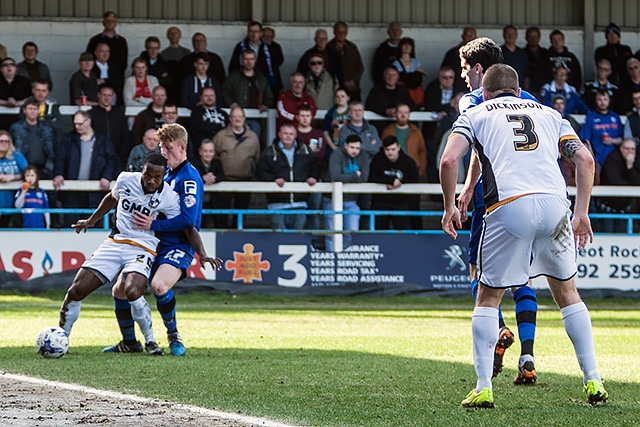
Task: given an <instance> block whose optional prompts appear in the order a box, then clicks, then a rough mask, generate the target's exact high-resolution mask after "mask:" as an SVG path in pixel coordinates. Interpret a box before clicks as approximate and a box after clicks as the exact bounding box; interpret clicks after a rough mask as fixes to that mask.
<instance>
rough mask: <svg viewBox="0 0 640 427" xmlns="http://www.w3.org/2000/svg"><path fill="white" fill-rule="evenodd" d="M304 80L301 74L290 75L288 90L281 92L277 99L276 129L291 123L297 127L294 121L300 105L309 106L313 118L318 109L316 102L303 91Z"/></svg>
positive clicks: (296, 122)
mask: <svg viewBox="0 0 640 427" xmlns="http://www.w3.org/2000/svg"><path fill="white" fill-rule="evenodd" d="M304 85H305V78H304V76H303V75H302V74H301V73H298V72H297V71H296V72H295V73H293V74H292V75H291V79H289V86H290V89H289V90H288V91H286V92H283V93H282V94H281V95H280V97H279V98H278V103H277V104H276V108H277V110H278V128H280V126H282V124H283V123H293V126H294V127H296V126H298V121H297V119H296V112H297V108H298V107H299V106H300V105H305V104H306V105H310V106H311V111H312V112H313V115H314V116H315V114H316V111H317V110H318V108H317V107H316V101H315V100H314V99H313V97H312V96H311V95H309V94H308V93H305V91H304Z"/></svg>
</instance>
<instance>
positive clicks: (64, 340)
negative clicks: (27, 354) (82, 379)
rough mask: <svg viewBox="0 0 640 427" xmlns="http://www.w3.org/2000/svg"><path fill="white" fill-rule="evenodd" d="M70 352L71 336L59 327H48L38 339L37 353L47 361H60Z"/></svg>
mask: <svg viewBox="0 0 640 427" xmlns="http://www.w3.org/2000/svg"><path fill="white" fill-rule="evenodd" d="M67 350H69V335H67V333H66V332H65V330H64V329H62V328H59V327H57V326H47V327H46V328H44V329H43V330H41V331H40V333H39V334H38V336H37V337H36V351H37V352H38V354H39V355H41V356H42V357H44V358H46V359H59V358H61V357H62V356H64V355H65V354H67Z"/></svg>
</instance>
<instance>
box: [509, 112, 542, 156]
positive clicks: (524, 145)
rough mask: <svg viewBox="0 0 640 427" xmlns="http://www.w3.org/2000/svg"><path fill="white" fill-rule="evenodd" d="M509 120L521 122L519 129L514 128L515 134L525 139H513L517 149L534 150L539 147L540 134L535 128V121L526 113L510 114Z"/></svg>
mask: <svg viewBox="0 0 640 427" xmlns="http://www.w3.org/2000/svg"><path fill="white" fill-rule="evenodd" d="M507 120H508V121H509V122H512V123H520V128H519V129H513V134H514V135H515V136H523V137H524V141H513V145H514V148H515V149H516V151H533V150H535V149H536V148H538V135H537V134H536V133H535V131H534V130H533V127H534V125H533V121H532V120H531V117H529V116H527V115H526V114H523V115H517V114H513V115H508V116H507Z"/></svg>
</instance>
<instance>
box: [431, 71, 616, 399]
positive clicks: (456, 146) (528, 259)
mask: <svg viewBox="0 0 640 427" xmlns="http://www.w3.org/2000/svg"><path fill="white" fill-rule="evenodd" d="M482 84H483V93H484V99H485V102H484V103H482V104H480V105H479V106H477V107H475V108H472V109H470V110H468V111H467V112H466V113H464V114H463V115H461V116H460V118H459V119H458V120H457V121H456V123H455V124H454V127H453V131H452V134H451V137H450V138H449V140H448V141H447V146H446V148H445V151H444V154H443V157H442V160H441V164H440V182H441V185H442V190H443V195H444V214H443V216H442V228H443V230H444V231H445V233H446V234H447V235H449V236H450V237H452V238H454V239H455V238H456V237H457V232H456V230H455V227H454V226H456V227H458V228H460V227H461V220H460V212H459V211H458V209H457V208H456V204H455V203H456V201H455V191H456V179H457V173H458V160H459V159H460V158H462V157H463V156H464V155H465V154H466V153H467V151H468V150H469V146H473V148H474V149H475V150H476V152H477V154H478V157H479V159H480V162H481V165H482V174H483V177H484V183H483V187H484V188H483V192H484V197H485V204H486V206H487V214H486V215H485V217H484V224H483V232H482V236H481V239H480V248H479V250H478V270H479V277H480V288H479V293H478V298H477V301H476V306H475V308H474V311H473V316H472V320H471V329H472V334H473V357H474V365H475V370H476V375H477V377H478V379H477V383H476V387H475V388H474V389H473V390H471V391H470V392H469V394H468V395H467V397H466V398H465V399H464V400H463V401H462V405H463V406H467V407H493V406H494V401H493V389H492V383H491V376H492V371H493V349H494V347H495V344H496V341H497V340H498V334H499V331H498V306H499V304H500V301H501V299H502V295H503V294H504V291H505V288H506V287H510V286H513V285H514V284H519V285H525V284H526V283H527V281H528V280H529V278H530V277H535V276H538V275H545V276H547V280H548V282H549V288H550V289H551V293H552V294H553V297H554V299H555V300H556V303H557V304H558V306H559V308H560V311H561V313H562V318H563V322H564V326H565V330H566V332H567V334H568V335H569V338H570V339H571V342H572V343H573V346H574V349H575V353H576V356H577V358H578V363H579V365H580V367H581V369H582V371H583V382H584V391H585V393H586V398H587V401H588V402H589V403H591V404H592V405H595V404H597V403H598V402H605V401H606V400H607V398H608V393H607V391H606V390H605V388H604V386H603V384H602V379H601V378H600V374H599V373H598V369H597V365H596V357H595V350H594V344H593V334H592V329H591V318H590V315H589V311H588V310H587V307H586V305H585V304H584V303H583V302H582V300H581V299H580V296H579V294H578V291H577V289H576V286H575V282H574V279H573V277H574V275H575V274H576V272H577V266H576V261H575V257H576V254H575V250H576V246H577V247H578V248H579V249H580V248H583V247H584V246H586V244H587V243H589V242H592V241H593V231H592V230H591V223H590V221H589V217H588V214H587V213H588V206H589V198H590V193H591V186H592V183H593V174H594V160H593V157H592V156H591V153H590V152H589V151H588V150H587V149H586V148H585V147H584V145H583V144H582V143H581V142H580V139H579V138H578V136H577V135H576V134H575V132H574V131H573V129H572V128H571V125H570V124H569V122H567V121H566V120H563V119H562V117H561V116H560V114H559V113H558V112H557V111H555V110H552V109H551V108H548V107H546V106H543V105H540V104H538V103H536V102H533V101H528V100H523V99H520V98H519V97H518V95H519V93H520V89H519V87H518V76H517V73H516V72H515V70H514V69H513V68H511V67H510V66H508V65H505V64H496V65H493V66H491V67H489V69H488V70H487V71H486V72H485V75H484V78H483V81H482ZM559 148H560V151H561V152H562V155H563V156H565V157H567V158H568V159H570V160H572V161H573V162H574V163H575V164H576V169H577V172H576V189H577V190H576V202H575V210H574V216H573V219H572V220H571V219H570V216H571V212H570V210H569V206H570V204H569V201H568V199H567V196H566V186H565V181H564V179H563V177H562V175H561V173H560V169H559V167H558V164H557V160H558V157H559V155H560V152H559Z"/></svg>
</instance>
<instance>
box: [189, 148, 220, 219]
mask: <svg viewBox="0 0 640 427" xmlns="http://www.w3.org/2000/svg"><path fill="white" fill-rule="evenodd" d="M191 164H193V166H194V167H195V168H196V169H197V170H198V172H199V173H200V176H201V177H202V182H204V185H205V186H207V185H213V184H217V183H219V182H221V181H224V180H225V176H224V170H223V169H222V163H221V162H220V160H218V159H216V158H215V146H214V145H213V141H211V140H210V139H206V138H205V139H203V140H202V141H200V148H199V149H198V157H197V158H195V159H193V161H192V162H191ZM205 188H206V187H205ZM224 198H228V196H227V195H226V194H225V193H212V192H205V193H204V199H203V200H202V208H203V209H222V208H223V207H224V206H226V205H225V204H224V203H220V200H221V199H224ZM225 223H226V219H225V216H224V215H202V224H201V227H202V228H215V227H216V226H218V225H220V226H222V225H223V224H225Z"/></svg>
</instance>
